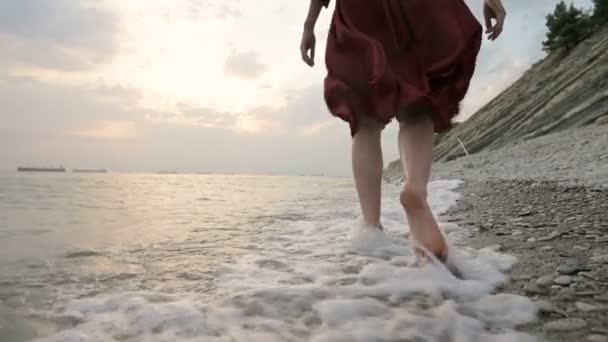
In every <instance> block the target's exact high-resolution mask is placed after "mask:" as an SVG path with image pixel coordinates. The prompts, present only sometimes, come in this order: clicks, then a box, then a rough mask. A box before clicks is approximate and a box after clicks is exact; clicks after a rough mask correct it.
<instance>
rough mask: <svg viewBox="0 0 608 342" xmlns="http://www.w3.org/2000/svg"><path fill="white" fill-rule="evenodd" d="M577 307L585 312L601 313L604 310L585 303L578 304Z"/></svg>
mask: <svg viewBox="0 0 608 342" xmlns="http://www.w3.org/2000/svg"><path fill="white" fill-rule="evenodd" d="M576 307H577V308H578V309H579V310H581V311H584V312H593V311H600V310H602V309H603V308H601V307H599V306H596V305H591V304H587V303H585V302H576Z"/></svg>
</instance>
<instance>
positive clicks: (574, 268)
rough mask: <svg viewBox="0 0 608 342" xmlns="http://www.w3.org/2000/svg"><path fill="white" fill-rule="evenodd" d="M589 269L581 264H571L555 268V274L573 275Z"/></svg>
mask: <svg viewBox="0 0 608 342" xmlns="http://www.w3.org/2000/svg"><path fill="white" fill-rule="evenodd" d="M588 270H589V269H588V268H587V267H585V266H583V265H581V264H576V263H571V264H566V265H561V266H558V267H557V272H558V273H560V274H564V275H569V274H575V273H578V272H582V271H588Z"/></svg>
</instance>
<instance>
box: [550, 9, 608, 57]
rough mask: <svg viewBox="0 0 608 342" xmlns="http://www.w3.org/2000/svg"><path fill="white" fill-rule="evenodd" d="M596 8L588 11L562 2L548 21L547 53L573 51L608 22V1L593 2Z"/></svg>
mask: <svg viewBox="0 0 608 342" xmlns="http://www.w3.org/2000/svg"><path fill="white" fill-rule="evenodd" d="M593 3H594V8H593V10H592V11H586V10H584V9H581V8H577V7H574V4H572V3H571V4H570V6H568V5H566V3H565V2H564V1H563V0H562V1H561V2H559V3H558V4H557V5H556V6H555V10H554V11H553V13H549V14H548V15H547V17H546V19H547V29H548V30H547V40H545V41H544V42H543V48H544V50H545V51H547V52H554V51H558V50H562V49H565V50H566V51H570V50H572V49H573V48H574V47H576V46H577V45H578V44H579V43H580V42H581V41H583V40H584V39H585V38H587V37H588V36H589V35H590V34H591V33H593V32H595V31H597V30H598V29H599V28H600V27H601V26H602V25H604V24H605V23H607V22H608V0H593Z"/></svg>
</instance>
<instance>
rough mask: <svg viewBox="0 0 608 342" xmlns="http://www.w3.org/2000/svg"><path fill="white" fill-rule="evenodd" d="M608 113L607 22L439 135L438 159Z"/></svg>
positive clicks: (589, 119) (510, 141)
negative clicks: (451, 128)
mask: <svg viewBox="0 0 608 342" xmlns="http://www.w3.org/2000/svg"><path fill="white" fill-rule="evenodd" d="M604 115H608V27H604V28H603V29H602V30H600V31H598V32H596V33H595V34H594V35H592V36H591V37H589V38H588V39H586V40H585V41H583V42H582V43H581V44H580V45H578V46H577V47H576V48H575V49H573V50H572V51H571V52H570V53H568V54H567V55H564V54H563V53H561V54H560V53H554V54H552V55H550V56H548V57H546V58H545V59H543V60H541V61H540V62H538V63H536V64H535V65H534V66H532V68H530V69H529V70H528V71H527V72H526V73H525V74H524V75H523V76H522V77H521V78H520V79H519V80H517V81H516V82H515V83H513V84H512V85H511V86H510V87H509V88H507V89H506V90H505V91H504V92H502V93H501V94H500V95H498V96H497V97H496V98H494V99H493V100H492V101H490V102H489V103H488V104H486V105H485V106H484V107H482V108H481V109H480V110H479V111H478V112H477V113H475V114H474V115H473V116H472V117H471V118H469V119H468V120H467V121H465V122H464V123H462V124H460V125H458V126H457V127H455V128H454V129H453V130H451V131H450V132H448V133H446V134H444V135H443V136H441V137H440V139H439V141H438V143H437V145H436V149H435V150H436V152H435V153H436V154H435V156H436V157H435V158H436V159H437V160H449V159H454V158H457V157H459V156H462V155H463V154H464V152H463V149H462V147H461V146H460V144H459V143H458V138H460V140H462V142H463V143H464V145H465V146H466V148H467V150H468V151H469V153H475V152H479V151H481V150H484V149H495V148H499V147H503V146H505V145H507V144H509V143H512V142H516V141H519V140H523V139H530V138H534V137H537V136H540V135H544V134H547V133H552V132H556V131H560V130H563V129H567V128H570V127H576V126H580V125H585V124H588V123H591V122H593V121H595V120H597V119H598V118H600V117H601V116H604Z"/></svg>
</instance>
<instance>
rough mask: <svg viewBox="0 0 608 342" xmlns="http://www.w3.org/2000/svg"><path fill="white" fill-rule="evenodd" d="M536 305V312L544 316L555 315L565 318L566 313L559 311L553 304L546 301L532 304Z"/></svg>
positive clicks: (542, 300)
mask: <svg viewBox="0 0 608 342" xmlns="http://www.w3.org/2000/svg"><path fill="white" fill-rule="evenodd" d="M534 303H535V304H536V307H537V308H538V311H539V312H540V313H545V314H551V313H556V314H558V315H561V316H564V317H566V316H567V315H566V313H565V312H564V311H562V310H560V309H559V308H558V307H557V306H556V305H555V304H553V303H552V302H550V301H548V300H544V299H541V300H537V301H536V302H534Z"/></svg>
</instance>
